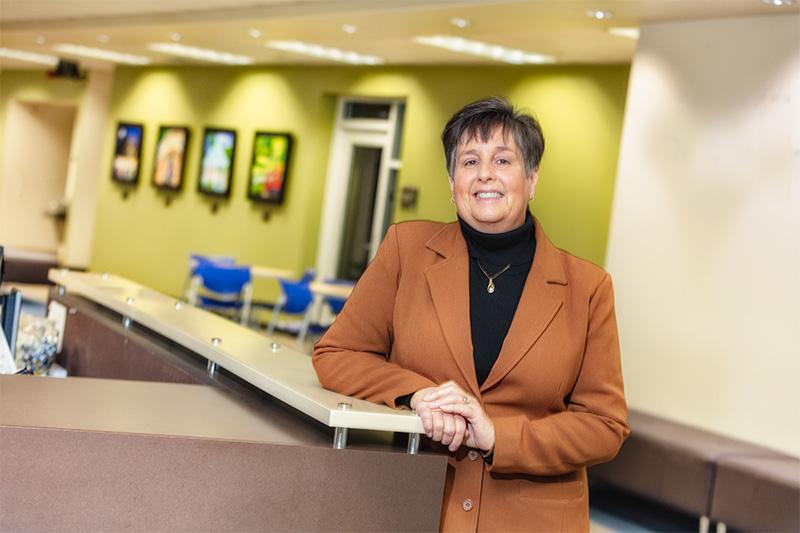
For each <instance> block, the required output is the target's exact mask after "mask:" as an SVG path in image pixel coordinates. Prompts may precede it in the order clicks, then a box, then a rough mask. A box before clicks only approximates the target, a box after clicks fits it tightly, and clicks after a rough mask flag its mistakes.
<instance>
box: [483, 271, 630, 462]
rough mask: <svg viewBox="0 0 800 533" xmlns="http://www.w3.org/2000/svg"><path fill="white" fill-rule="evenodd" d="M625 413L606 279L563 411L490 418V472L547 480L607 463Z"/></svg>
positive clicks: (592, 305) (592, 306)
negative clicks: (492, 429)
mask: <svg viewBox="0 0 800 533" xmlns="http://www.w3.org/2000/svg"><path fill="white" fill-rule="evenodd" d="M627 412H628V411H627V406H626V404H625V396H624V391H623V385H622V367H621V363H620V353H619V337H618V334H617V323H616V318H615V314H614V293H613V288H612V285H611V278H610V277H609V276H608V275H606V276H605V277H604V278H603V280H602V281H601V283H600V285H599V286H598V287H597V288H596V289H595V291H594V294H593V295H592V297H591V299H590V302H589V326H588V332H587V340H586V348H585V351H584V355H583V363H582V365H581V369H580V372H579V374H578V378H577V380H576V383H575V386H574V388H573V390H572V392H571V394H570V398H569V401H568V405H567V409H566V410H565V411H562V412H560V413H557V414H553V415H550V416H547V417H544V418H540V419H535V420H530V419H529V418H528V417H526V416H525V415H524V414H521V415H517V416H512V417H498V418H493V419H492V421H493V422H494V424H495V449H494V458H493V460H492V464H491V466H490V468H489V469H490V471H492V472H497V473H506V474H510V473H526V474H531V475H541V476H551V475H560V474H566V473H569V472H573V471H575V470H577V469H579V468H582V467H586V466H590V465H593V464H596V463H602V462H605V461H610V460H611V459H612V458H614V456H615V455H616V454H617V452H618V451H619V448H620V446H621V445H622V442H623V441H624V440H625V439H626V438H627V436H628V434H629V433H630V427H629V426H628V423H627Z"/></svg>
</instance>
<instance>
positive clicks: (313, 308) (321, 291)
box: [295, 281, 355, 350]
mask: <svg viewBox="0 0 800 533" xmlns="http://www.w3.org/2000/svg"><path fill="white" fill-rule="evenodd" d="M309 288H310V289H311V293H312V294H313V295H314V300H313V301H312V302H311V305H309V306H308V309H307V310H306V314H305V316H303V324H302V325H301V326H300V331H299V332H298V333H297V343H296V345H295V348H297V349H298V350H300V349H302V347H303V343H304V342H305V340H306V336H307V335H308V329H309V328H310V327H311V321H312V320H313V319H314V317H317V318H319V314H320V312H321V309H322V302H323V301H324V300H325V298H337V299H340V300H347V299H348V298H349V297H350V293H352V292H353V289H354V288H355V283H353V284H345V283H330V282H325V281H312V282H311V284H310V285H309Z"/></svg>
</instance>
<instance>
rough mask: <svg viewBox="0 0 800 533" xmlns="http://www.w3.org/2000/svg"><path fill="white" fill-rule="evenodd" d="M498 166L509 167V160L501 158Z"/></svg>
mask: <svg viewBox="0 0 800 533" xmlns="http://www.w3.org/2000/svg"><path fill="white" fill-rule="evenodd" d="M497 164H498V165H507V164H509V160H508V159H503V158H502V157H501V158H499V159H498V160H497Z"/></svg>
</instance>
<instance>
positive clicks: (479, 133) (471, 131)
mask: <svg viewBox="0 0 800 533" xmlns="http://www.w3.org/2000/svg"><path fill="white" fill-rule="evenodd" d="M498 127H499V128H501V129H502V131H503V133H504V134H507V133H511V135H512V136H513V137H514V141H515V142H516V143H517V146H519V149H520V152H522V160H523V163H524V165H525V174H527V175H530V174H531V173H532V172H533V171H534V170H536V169H538V168H539V162H540V161H541V160H542V154H544V134H542V128H541V126H539V122H538V121H537V120H536V119H535V118H533V117H532V116H531V115H529V114H527V113H524V112H522V111H520V110H518V109H514V106H512V105H511V103H510V102H509V101H508V100H506V99H505V98H502V97H499V96H493V97H491V98H484V99H483V100H478V101H477V102H473V103H471V104H468V105H466V106H464V107H462V108H461V109H460V110H458V112H456V114H455V115H453V116H452V118H450V120H449V121H448V122H447V125H446V126H445V127H444V131H442V144H443V145H444V157H445V160H446V162H447V173H448V174H449V175H450V177H453V175H454V173H455V168H456V161H455V159H456V149H457V148H458V145H459V143H461V142H464V141H467V140H470V139H480V140H481V141H482V142H486V141H488V140H489V137H490V136H491V135H492V133H493V132H494V130H495V129H496V128H498Z"/></svg>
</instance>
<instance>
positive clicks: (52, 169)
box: [0, 101, 76, 254]
mask: <svg viewBox="0 0 800 533" xmlns="http://www.w3.org/2000/svg"><path fill="white" fill-rule="evenodd" d="M75 108H76V106H75V105H74V104H63V105H54V104H45V103H40V102H24V101H13V102H11V103H10V105H9V108H8V114H7V119H6V120H7V122H6V124H7V126H6V127H7V128H8V131H9V132H13V133H12V134H10V135H7V136H6V137H5V142H6V145H5V149H4V151H3V152H4V153H5V154H6V157H5V158H4V160H3V167H2V173H0V179H2V187H1V189H2V194H0V243H3V244H4V245H6V246H8V247H9V248H14V249H26V250H33V251H38V252H47V253H52V254H55V252H56V250H57V247H58V243H59V241H60V240H61V239H62V238H63V235H62V234H63V227H62V226H63V224H62V223H61V222H60V221H57V220H56V219H54V218H53V217H52V216H48V215H47V214H46V213H45V212H46V211H47V210H48V209H49V208H51V205H52V204H53V203H58V202H59V201H61V200H62V199H63V198H64V188H65V184H66V181H67V168H68V161H69V150H70V141H71V139H72V129H73V125H74V120H75Z"/></svg>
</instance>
